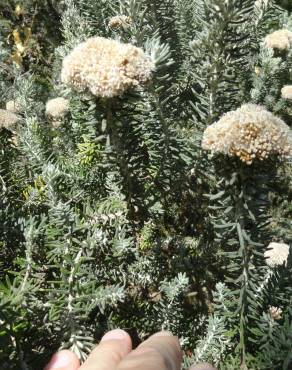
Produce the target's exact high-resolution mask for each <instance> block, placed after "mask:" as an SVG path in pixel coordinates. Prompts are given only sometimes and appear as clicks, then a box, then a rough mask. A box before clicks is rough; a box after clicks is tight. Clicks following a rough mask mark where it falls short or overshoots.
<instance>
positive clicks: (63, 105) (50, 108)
mask: <svg viewBox="0 0 292 370" xmlns="http://www.w3.org/2000/svg"><path fill="white" fill-rule="evenodd" d="M68 111H69V102H68V100H67V99H65V98H61V97H59V98H55V99H51V100H48V101H47V104H46V115H47V116H48V117H49V118H51V119H52V120H60V119H62V118H63V117H65V115H66V114H67V113H68Z"/></svg>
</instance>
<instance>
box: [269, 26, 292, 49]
mask: <svg viewBox="0 0 292 370" xmlns="http://www.w3.org/2000/svg"><path fill="white" fill-rule="evenodd" d="M265 45H266V47H268V48H270V49H278V50H289V49H290V48H291V46H292V32H291V31H289V30H285V29H283V30H278V31H275V32H273V33H271V34H269V35H268V36H266V38H265Z"/></svg>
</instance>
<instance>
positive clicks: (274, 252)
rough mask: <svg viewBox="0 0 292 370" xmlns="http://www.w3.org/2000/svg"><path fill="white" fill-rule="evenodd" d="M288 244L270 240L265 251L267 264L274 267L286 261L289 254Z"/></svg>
mask: <svg viewBox="0 0 292 370" xmlns="http://www.w3.org/2000/svg"><path fill="white" fill-rule="evenodd" d="M289 249H290V248H289V245H288V244H284V243H275V242H272V243H270V244H269V245H268V249H267V250H266V251H265V254H264V255H265V258H266V262H267V265H268V266H270V267H274V266H277V265H282V264H283V263H286V262H287V259H288V256H289Z"/></svg>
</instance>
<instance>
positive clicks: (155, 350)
mask: <svg viewBox="0 0 292 370" xmlns="http://www.w3.org/2000/svg"><path fill="white" fill-rule="evenodd" d="M181 362H182V353H181V349H180V345H179V341H178V339H177V337H174V336H173V335H172V334H171V333H169V332H160V333H157V334H154V335H152V336H151V337H150V338H149V339H147V340H146V341H145V342H144V343H142V344H140V345H139V347H138V348H137V349H135V350H134V351H132V352H131V353H130V354H129V355H128V356H126V357H125V358H124V359H123V360H122V361H121V363H120V364H119V366H118V370H137V369H139V370H179V369H180V367H181Z"/></svg>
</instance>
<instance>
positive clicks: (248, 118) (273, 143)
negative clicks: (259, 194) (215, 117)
mask: <svg viewBox="0 0 292 370" xmlns="http://www.w3.org/2000/svg"><path fill="white" fill-rule="evenodd" d="M202 147H203V149H206V150H212V151H214V152H219V153H223V154H227V155H230V156H237V157H239V158H240V160H241V161H243V162H245V163H246V164H252V162H253V161H254V160H255V159H259V160H264V159H265V158H267V157H268V156H270V155H272V154H277V155H281V156H286V155H292V134H291V132H290V129H289V127H288V126H287V125H286V124H285V123H284V122H283V121H282V120H281V119H280V118H278V117H276V116H274V115H273V114H272V113H270V112H268V111H267V110H265V108H264V107H262V106H258V105H255V104H244V105H243V106H242V107H241V108H238V109H237V110H235V111H231V112H228V113H226V114H225V115H223V117H222V118H221V119H220V120H219V121H218V122H215V123H213V124H212V125H210V126H209V127H207V128H206V130H205V132H204V135H203V141H202Z"/></svg>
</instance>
